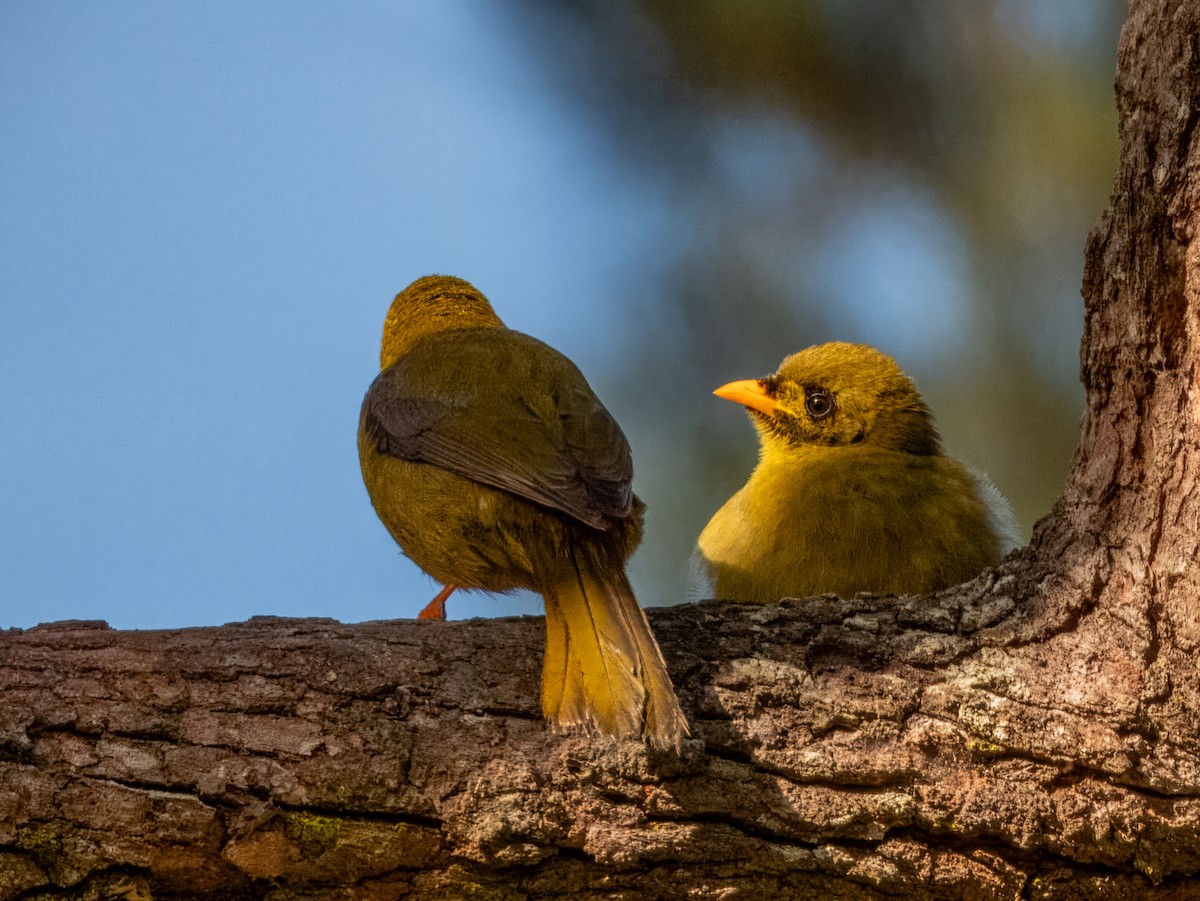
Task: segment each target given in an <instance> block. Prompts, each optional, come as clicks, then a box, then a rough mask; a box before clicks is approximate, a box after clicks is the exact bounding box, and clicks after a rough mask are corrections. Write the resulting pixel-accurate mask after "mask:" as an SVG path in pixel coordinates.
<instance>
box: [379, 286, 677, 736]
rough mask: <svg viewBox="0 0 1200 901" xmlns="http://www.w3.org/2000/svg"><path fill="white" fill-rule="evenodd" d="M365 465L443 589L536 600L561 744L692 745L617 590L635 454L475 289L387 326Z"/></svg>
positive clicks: (434, 605)
mask: <svg viewBox="0 0 1200 901" xmlns="http://www.w3.org/2000/svg"><path fill="white" fill-rule="evenodd" d="M379 364H380V372H379V374H378V376H376V377H375V379H374V381H373V382H372V383H371V386H370V388H369V389H368V390H367V393H366V396H365V397H364V398H363V404H362V409H361V413H360V417H359V427H358V452H359V461H360V464H361V467H362V475H363V481H364V484H365V485H366V488H367V493H368V495H369V496H370V499H371V502H372V504H373V506H374V508H375V512H376V513H377V514H378V516H379V519H380V520H382V522H383V524H384V525H385V526H386V527H387V529H388V531H389V532H390V533H391V535H392V537H393V538H394V539H395V540H396V543H397V544H399V546H400V548H401V550H402V551H403V552H404V554H405V555H407V556H408V557H409V558H410V559H411V560H413V562H415V563H416V564H417V565H418V566H419V567H420V568H421V569H423V570H424V571H425V572H426V573H427V574H429V575H430V576H432V577H433V578H434V579H435V580H437V581H439V582H441V583H442V584H443V586H444V587H443V589H442V591H441V592H439V594H438V596H437V597H435V598H434V600H433V601H431V602H430V605H429V606H428V607H427V608H426V610H425V611H423V614H424V615H425V617H426V618H439V616H440V615H441V616H444V603H445V600H446V598H447V597H448V596H449V594H450V593H451V592H452V591H454V590H455V589H458V588H461V589H480V590H483V591H487V592H494V593H502V592H506V591H510V590H513V589H517V588H527V589H531V590H533V591H536V592H538V593H540V594H541V595H542V598H543V599H544V601H545V610H546V617H545V622H546V647H545V654H544V659H543V666H542V689H541V702H542V712H543V715H544V716H545V719H546V720H547V721H548V723H549V724H550V725H551V727H552V728H554V729H556V730H560V731H583V732H589V733H600V734H605V735H612V736H617V737H625V736H633V737H640V738H641V739H643V740H645V741H646V742H648V743H649V744H651V745H652V746H653V747H656V748H660V749H674V750H676V751H679V750H680V748H681V746H682V741H683V739H684V738H685V737H686V736H687V735H688V734H689V730H688V725H687V720H686V717H685V716H684V714H683V711H682V710H681V708H680V705H679V701H678V698H677V696H676V694H675V690H674V687H673V686H672V684H671V679H670V676H669V675H668V673H667V668H666V663H665V662H664V660H663V655H662V651H661V650H660V649H659V646H658V643H657V641H656V640H655V638H654V635H653V633H652V632H651V630H650V626H649V623H648V622H647V620H646V615H645V613H644V612H643V610H642V608H641V607H640V606H639V605H638V602H637V600H636V599H635V597H634V593H633V589H632V587H631V586H630V584H629V580H628V578H627V576H626V574H625V564H626V561H627V560H628V558H629V557H630V555H631V554H632V553H633V552H634V550H635V549H636V548H637V546H638V544H639V542H640V541H641V538H642V531H643V520H644V515H645V505H644V504H643V503H642V501H641V500H640V499H639V498H638V497H637V496H636V495H635V494H634V493H633V489H632V482H633V461H632V455H631V451H630V447H629V443H628V441H627V440H626V438H625V435H624V433H623V432H622V431H621V429H620V427H619V426H618V425H617V422H616V420H615V419H614V418H613V417H612V415H611V414H610V413H609V411H608V410H607V409H606V408H605V406H604V405H603V404H602V403H601V401H600V400H599V398H598V397H597V396H596V394H595V392H594V391H593V390H592V388H591V386H590V385H589V384H588V382H587V380H586V378H585V377H584V375H583V373H582V372H580V370H579V369H578V367H576V366H575V364H574V363H572V362H571V361H570V360H569V359H568V358H567V357H565V356H564V355H563V354H561V353H559V352H558V351H557V350H555V349H554V348H552V347H550V346H549V345H547V344H545V343H543V342H542V341H539V340H538V339H537V338H534V337H531V336H529V335H526V334H523V333H521V332H518V331H515V330H513V329H509V328H507V327H506V326H505V325H504V323H503V322H502V321H501V319H500V317H499V316H498V315H497V314H496V312H495V311H494V309H493V308H492V305H491V303H490V302H489V301H488V300H487V298H486V297H485V296H484V295H483V294H482V293H480V292H479V291H478V290H477V289H476V288H475V287H474V286H473V285H472V284H471V283H470V282H468V281H465V280H463V279H460V278H456V277H453V276H448V275H429V276H424V277H422V278H419V279H417V280H416V281H414V282H413V283H412V284H410V285H409V286H408V287H407V288H405V289H404V290H403V291H401V292H400V293H399V294H397V295H396V297H395V300H393V301H392V304H391V306H390V308H389V309H388V313H387V317H386V319H385V321H384V328H383V341H382V344H381V348H380V359H379Z"/></svg>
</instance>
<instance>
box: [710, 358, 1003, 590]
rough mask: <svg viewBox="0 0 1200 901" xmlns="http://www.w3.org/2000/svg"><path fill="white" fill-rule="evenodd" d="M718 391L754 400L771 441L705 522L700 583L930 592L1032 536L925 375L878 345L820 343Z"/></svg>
mask: <svg viewBox="0 0 1200 901" xmlns="http://www.w3.org/2000/svg"><path fill="white" fill-rule="evenodd" d="M713 393H714V394H716V395H717V396H718V397H721V398H724V399H726V400H730V401H733V402H734V403H737V404H741V405H743V406H744V407H745V408H746V410H747V412H748V413H749V416H750V419H751V421H752V422H753V424H754V427H755V429H756V430H757V432H758V438H759V442H760V452H759V459H758V464H757V466H756V467H755V468H754V470H753V472H752V473H751V475H750V478H749V480H748V481H747V482H746V484H745V485H744V486H743V487H742V488H741V489H739V490H738V491H737V492H736V493H735V494H734V495H733V496H732V497H731V498H729V500H728V501H726V503H725V504H724V505H723V506H722V507H721V508H720V509H719V510H718V511H717V512H716V514H715V515H714V516H713V517H712V519H711V520H710V521H709V523H708V525H706V526H705V527H704V529H703V531H702V532H701V533H700V537H699V539H698V541H697V543H696V551H695V553H694V554H693V577H694V578H695V579H696V580H697V582H696V587H695V588H694V589H693V590H698V592H699V593H700V594H704V595H706V596H708V597H715V598H722V599H728V600H743V601H754V602H759V603H771V602H774V601H777V600H779V599H781V598H784V597H810V596H813V595H819V594H835V595H839V596H841V597H845V598H849V597H853V596H854V595H855V594H857V593H859V592H864V593H871V594H880V595H901V594H909V595H914V594H929V593H932V592H935V591H939V590H941V589H943V588H947V587H949V586H952V585H957V584H959V583H962V582H965V581H967V580H968V579H971V578H973V577H974V576H976V575H978V574H979V573H980V572H981V571H983V570H984V569H987V568H988V567H991V566H994V565H995V564H996V563H998V562H999V561H1000V559H1001V558H1002V557H1003V556H1004V555H1005V554H1006V553H1008V552H1009V551H1010V550H1012V549H1014V548H1016V547H1019V546H1020V545H1021V543H1022V540H1021V535H1020V529H1019V527H1018V525H1017V522H1016V519H1015V518H1014V517H1013V514H1012V510H1011V508H1010V507H1009V505H1008V502H1007V501H1006V500H1005V499H1004V497H1003V496H1002V495H1001V493H1000V492H999V490H997V489H996V487H995V486H994V485H993V484H992V483H991V481H989V480H988V479H987V477H986V476H984V475H983V474H981V473H978V472H975V471H972V470H970V469H968V468H967V467H966V466H964V465H963V464H962V463H960V462H959V461H957V460H955V459H952V458H951V457H948V456H946V454H945V453H944V452H943V450H942V443H941V439H940V437H939V435H938V431H937V428H936V427H935V425H934V420H933V414H932V413H931V412H930V410H929V407H928V406H927V405H926V404H925V402H924V400H923V399H922V398H921V395H920V393H919V392H918V391H917V389H916V386H915V385H914V384H913V382H912V380H911V379H910V378H909V377H908V376H907V375H905V373H904V372H903V371H902V370H901V368H900V366H899V365H898V364H897V363H896V361H895V360H894V359H893V358H892V357H890V356H888V355H887V354H885V353H883V352H882V351H880V350H878V349H876V348H874V347H871V346H868V345H865V344H851V343H846V342H831V343H828V344H819V345H815V346H813V347H809V348H806V349H804V350H801V351H800V352H799V353H795V354H792V355H791V356H789V357H787V358H786V359H784V360H783V362H782V363H781V364H780V366H779V368H778V369H777V370H776V371H775V372H774V373H773V374H772V375H768V376H766V377H765V378H761V379H744V380H739V381H734V382H730V383H728V384H725V385H722V386H721V387H719V388H717V389H716V391H715V392H713Z"/></svg>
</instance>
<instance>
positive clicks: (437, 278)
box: [379, 275, 504, 369]
mask: <svg viewBox="0 0 1200 901" xmlns="http://www.w3.org/2000/svg"><path fill="white" fill-rule="evenodd" d="M503 327H504V323H503V322H501V321H500V317H499V316H497V315H496V311H495V310H493V309H492V305H491V304H490V303H488V299H487V298H486V297H484V296H483V295H482V294H480V293H479V291H477V290H476V288H475V286H474V285H472V284H471V283H470V282H468V281H465V280H464V279H461V278H455V277H454V276H452V275H426V276H423V277H422V278H419V279H417V280H416V281H415V282H413V283H412V284H411V285H409V286H408V287H407V288H405V289H404V290H403V291H401V292H400V293H399V294H397V295H396V299H395V300H393V301H392V305H391V307H390V308H389V309H388V313H387V318H386V319H385V320H384V322H383V346H382V348H381V349H380V353H379V368H380V369H387V368H388V367H389V366H391V365H392V364H393V363H395V362H396V360H397V359H399V358H400V357H402V356H404V354H406V353H408V351H410V350H411V349H412V347H413V345H414V344H416V342H417V341H418V340H420V339H421V338H423V337H425V336H426V335H432V334H435V333H437V332H444V331H449V330H451V329H462V328H503Z"/></svg>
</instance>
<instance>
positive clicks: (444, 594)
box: [417, 585, 458, 620]
mask: <svg viewBox="0 0 1200 901" xmlns="http://www.w3.org/2000/svg"><path fill="white" fill-rule="evenodd" d="M457 587H458V586H456V585H447V586H445V587H444V588H443V589H442V590H441V591H439V592H438V593H437V594H436V595H434V598H433V600H432V601H430V602H429V603H428V604H426V605H425V608H424V609H423V610H422V611H421V612H420V613H418V614H417V619H436V620H444V619H445V618H446V598H448V597H450V595H451V594H453V593H454V589H455V588H457Z"/></svg>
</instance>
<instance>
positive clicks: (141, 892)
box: [0, 0, 1200, 901]
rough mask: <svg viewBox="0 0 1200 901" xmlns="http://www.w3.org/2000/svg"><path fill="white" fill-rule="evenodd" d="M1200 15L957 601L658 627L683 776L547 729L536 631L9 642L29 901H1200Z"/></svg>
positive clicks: (407, 625)
mask: <svg viewBox="0 0 1200 901" xmlns="http://www.w3.org/2000/svg"><path fill="white" fill-rule="evenodd" d="M1198 36H1200V6H1197V4H1196V3H1195V2H1194V0H1171V2H1165V0H1135V2H1133V3H1132V8H1131V12H1130V17H1129V20H1128V22H1127V24H1126V26H1125V30H1124V32H1123V34H1122V38H1121V44H1120V48H1119V72H1118V78H1117V86H1116V87H1117V102H1118V109H1119V113H1120V123H1121V125H1120V129H1121V131H1120V139H1121V161H1120V168H1119V171H1118V173H1117V177H1116V180H1115V183H1114V189H1113V197H1112V203H1111V206H1110V208H1109V210H1108V212H1107V213H1106V215H1105V218H1104V221H1103V223H1102V224H1101V226H1100V228H1099V229H1098V230H1097V231H1096V232H1095V233H1094V234H1093V235H1092V236H1091V238H1090V240H1089V243H1088V247H1087V263H1086V271H1085V276H1084V286H1083V288H1084V298H1085V304H1086V326H1085V334H1084V342H1083V348H1082V354H1081V360H1082V375H1083V381H1084V384H1085V387H1086V391H1087V402H1088V410H1087V414H1086V418H1085V420H1084V423H1083V428H1082V436H1081V444H1080V447H1079V450H1078V452H1077V454H1076V456H1075V461H1074V465H1073V471H1072V474H1071V476H1070V479H1069V481H1068V484H1067V485H1066V488H1065V490H1064V494H1063V496H1062V498H1061V500H1060V501H1059V503H1058V504H1057V506H1056V507H1055V509H1054V511H1053V512H1052V513H1051V514H1050V515H1049V516H1048V517H1047V518H1046V519H1044V520H1043V521H1042V522H1041V523H1039V525H1038V527H1037V528H1036V529H1035V533H1034V538H1033V541H1032V543H1031V544H1030V546H1029V547H1028V548H1026V549H1025V550H1023V551H1021V552H1019V553H1018V554H1016V555H1014V556H1013V557H1011V558H1010V559H1009V560H1007V561H1005V563H1003V564H1002V565H1001V566H1000V567H999V568H998V569H997V570H996V571H995V572H992V573H987V574H984V575H983V576H981V577H980V578H979V579H977V580H976V581H975V582H973V583H970V584H968V585H966V586H963V587H961V588H958V589H955V590H952V591H949V592H945V593H943V594H941V595H939V596H936V597H933V598H875V597H858V598H855V599H852V600H841V599H837V598H832V597H823V598H816V599H805V600H800V601H785V602H783V603H781V604H779V605H778V606H768V607H760V606H751V605H737V604H718V603H704V604H697V605H690V606H681V607H675V608H670V609H659V610H654V611H651V614H650V616H651V622H652V625H653V626H654V628H655V631H656V633H657V634H658V636H659V638H660V641H661V643H662V645H663V649H664V652H665V654H666V657H667V662H668V664H669V666H670V669H671V673H672V676H673V678H674V679H675V681H676V684H677V686H678V687H679V691H680V697H681V700H682V702H683V706H684V709H685V711H686V712H687V713H688V715H689V717H690V718H691V720H692V723H693V726H694V733H695V736H696V737H695V738H694V739H693V740H690V741H689V742H688V743H687V745H686V747H685V749H684V753H683V754H682V756H679V757H677V756H675V755H672V754H668V753H656V752H652V751H650V750H648V749H647V748H646V747H645V746H643V745H642V744H640V743H638V742H632V741H626V742H616V741H612V740H598V739H596V738H593V737H589V736H583V735H556V734H553V733H549V732H547V730H546V729H545V727H544V726H543V723H542V721H541V718H540V716H539V711H538V697H539V688H538V684H539V677H540V659H541V649H542V643H543V636H542V628H543V627H542V622H541V619H540V618H535V617H529V618H520V619H507V620H493V621H486V622H485V621H471V622H465V623H418V622H412V621H398V622H387V623H366V624H362V625H356V626H348V625H342V624H339V623H336V622H334V621H331V620H277V619H252V620H250V621H249V622H247V623H241V624H235V625H228V626H223V627H220V628H207V629H185V630H179V631H171V632H116V631H112V630H109V629H107V628H106V627H105V626H104V625H103V624H100V623H59V624H53V625H50V626H43V627H39V628H37V629H31V630H28V631H19V630H12V631H9V632H6V633H3V634H0V690H2V691H3V701H2V702H0V703H2V706H0V901H6V899H17V898H21V899H27V898H50V897H54V898H62V897H72V898H89V899H90V898H96V899H99V898H115V897H126V898H150V897H153V898H189V897H199V896H214V895H215V896H219V897H223V898H272V899H291V898H317V897H326V898H347V899H351V898H354V899H358V898H363V899H375V898H379V899H385V898H400V897H420V898H461V897H478V898H523V897H531V898H542V897H546V898H550V897H554V898H558V897H573V898H631V899H632V898H679V897H692V898H759V897H785V898H787V897H801V898H807V897H830V898H844V899H877V898H884V897H896V896H900V897H907V898H916V899H921V898H980V899H990V898H1039V899H1040V898H1047V899H1049V898H1054V899H1069V898H1081V899H1082V898H1089V899H1091V898H1116V897H1120V898H1126V899H1137V898H1163V897H1166V898H1200V673H1198V672H1197V664H1196V660H1197V654H1198V652H1200V560H1198V559H1197V558H1198V557H1200V485H1198V484H1197V480H1198V473H1200V447H1198V440H1200V240H1197V239H1196V238H1197V233H1198V229H1200V145H1198V137H1197V129H1196V123H1197V118H1198V114H1200V37H1198Z"/></svg>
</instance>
